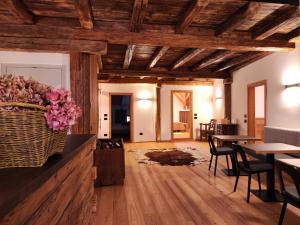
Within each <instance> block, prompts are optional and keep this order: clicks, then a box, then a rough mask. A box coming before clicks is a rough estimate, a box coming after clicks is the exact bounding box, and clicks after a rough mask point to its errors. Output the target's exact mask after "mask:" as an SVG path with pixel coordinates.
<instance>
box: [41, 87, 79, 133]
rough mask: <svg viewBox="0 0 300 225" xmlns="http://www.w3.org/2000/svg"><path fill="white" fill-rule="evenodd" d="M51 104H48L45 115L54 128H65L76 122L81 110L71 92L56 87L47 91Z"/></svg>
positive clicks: (50, 125) (49, 124)
mask: <svg viewBox="0 0 300 225" xmlns="http://www.w3.org/2000/svg"><path fill="white" fill-rule="evenodd" d="M47 99H48V100H49V101H50V105H48V106H47V112H46V113H45V117H46V120H47V124H48V126H49V127H50V128H52V129H53V130H64V129H68V128H70V127H71V126H72V125H74V124H75V122H76V120H77V119H78V118H79V116H80V115H81V110H80V108H79V107H78V106H76V105H75V103H74V101H73V100H72V98H71V96H70V92H68V91H66V90H65V89H62V88H61V89H54V90H51V91H50V92H48V93H47Z"/></svg>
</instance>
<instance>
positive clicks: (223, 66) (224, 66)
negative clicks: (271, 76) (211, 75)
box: [215, 52, 258, 72]
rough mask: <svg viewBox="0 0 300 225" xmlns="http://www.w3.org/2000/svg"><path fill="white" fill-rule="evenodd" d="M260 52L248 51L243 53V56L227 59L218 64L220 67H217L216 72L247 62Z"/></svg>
mask: <svg viewBox="0 0 300 225" xmlns="http://www.w3.org/2000/svg"><path fill="white" fill-rule="evenodd" d="M257 53H258V52H248V53H245V54H243V55H242V56H239V57H236V58H233V59H230V60H227V61H226V62H224V63H221V64H220V65H218V67H217V68H216V70H215V71H216V72H220V71H224V70H226V69H229V68H231V67H234V66H237V65H239V64H242V63H245V62H247V61H249V60H251V59H252V58H255V57H256V56H257Z"/></svg>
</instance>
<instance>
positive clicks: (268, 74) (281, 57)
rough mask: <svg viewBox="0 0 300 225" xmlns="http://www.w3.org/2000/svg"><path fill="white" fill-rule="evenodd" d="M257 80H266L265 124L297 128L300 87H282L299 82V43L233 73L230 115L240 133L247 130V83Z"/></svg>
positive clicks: (298, 125)
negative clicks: (245, 115)
mask: <svg viewBox="0 0 300 225" xmlns="http://www.w3.org/2000/svg"><path fill="white" fill-rule="evenodd" d="M260 80H267V112H266V113H267V118H266V119H267V121H266V122H267V126H274V127H284V128H291V129H293V128H294V129H299V127H300V88H299V87H298V88H296V87H295V88H288V89H285V88H284V84H288V83H295V82H297V81H298V82H300V44H298V45H297V48H296V50H294V51H292V52H285V53H284V52H282V53H274V54H272V55H270V56H268V57H266V58H264V59H262V60H259V61H257V62H255V63H253V64H250V65H248V66H246V67H244V68H242V69H240V70H238V71H236V72H235V73H234V74H233V84H232V118H233V119H237V120H238V123H239V125H240V133H242V134H246V133H247V124H246V123H244V122H243V120H244V114H247V85H248V84H250V83H253V82H256V81H260Z"/></svg>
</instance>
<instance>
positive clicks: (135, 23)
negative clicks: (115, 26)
mask: <svg viewBox="0 0 300 225" xmlns="http://www.w3.org/2000/svg"><path fill="white" fill-rule="evenodd" d="M147 7H148V0H135V1H134V4H133V10H132V15H131V22H130V31H132V32H138V31H139V30H140V28H141V25H142V24H143V20H144V17H145V14H146V9H147Z"/></svg>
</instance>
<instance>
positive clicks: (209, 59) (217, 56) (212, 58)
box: [193, 50, 232, 71]
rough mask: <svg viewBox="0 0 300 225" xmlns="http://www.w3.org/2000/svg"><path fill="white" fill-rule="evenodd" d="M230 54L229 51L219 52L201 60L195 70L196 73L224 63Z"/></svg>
mask: <svg viewBox="0 0 300 225" xmlns="http://www.w3.org/2000/svg"><path fill="white" fill-rule="evenodd" d="M229 54H232V53H231V52H229V51H225V50H218V51H216V52H214V53H213V54H211V55H209V56H208V57H206V58H204V59H203V60H201V61H200V62H199V63H198V64H197V65H196V66H195V67H194V68H193V70H194V71H197V70H200V69H203V68H205V67H207V66H209V65H211V64H214V63H217V62H220V61H222V60H223V59H224V58H225V57H227V56H228V55H229Z"/></svg>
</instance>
